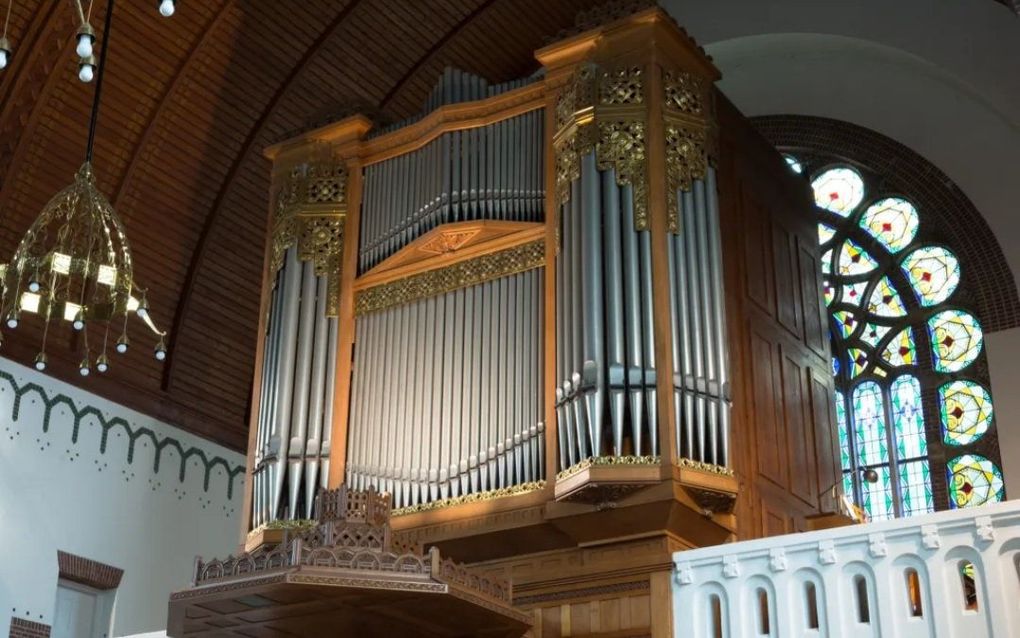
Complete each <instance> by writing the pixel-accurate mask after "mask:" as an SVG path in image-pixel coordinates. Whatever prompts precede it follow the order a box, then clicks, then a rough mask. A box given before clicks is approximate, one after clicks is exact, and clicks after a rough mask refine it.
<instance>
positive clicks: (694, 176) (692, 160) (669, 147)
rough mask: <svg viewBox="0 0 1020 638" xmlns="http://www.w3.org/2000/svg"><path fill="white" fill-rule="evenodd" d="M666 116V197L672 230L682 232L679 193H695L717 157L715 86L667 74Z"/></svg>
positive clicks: (691, 77) (700, 79) (676, 73)
mask: <svg viewBox="0 0 1020 638" xmlns="http://www.w3.org/2000/svg"><path fill="white" fill-rule="evenodd" d="M663 98H664V104H663V117H664V119H665V120H666V180H667V184H666V195H667V204H668V213H667V214H668V222H667V224H668V227H669V230H670V232H673V233H679V232H680V201H679V197H678V194H677V193H678V191H689V190H691V188H692V186H693V183H694V181H695V180H699V179H704V178H705V175H706V174H707V172H708V166H709V162H710V161H711V160H712V159H713V158H714V157H715V156H716V136H715V125H714V117H713V109H712V84H711V82H709V81H708V80H707V79H705V78H703V77H701V76H698V75H694V74H692V73H687V72H686V71H679V70H668V71H665V72H664V73H663Z"/></svg>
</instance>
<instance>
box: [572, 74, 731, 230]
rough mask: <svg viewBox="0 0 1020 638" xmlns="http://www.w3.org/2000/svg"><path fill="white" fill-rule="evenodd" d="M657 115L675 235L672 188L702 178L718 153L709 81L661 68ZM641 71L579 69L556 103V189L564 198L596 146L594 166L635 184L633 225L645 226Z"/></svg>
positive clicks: (676, 212)
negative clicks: (659, 112) (660, 101)
mask: <svg viewBox="0 0 1020 638" xmlns="http://www.w3.org/2000/svg"><path fill="white" fill-rule="evenodd" d="M662 99H663V120H664V124H665V126H664V131H665V137H666V139H665V146H666V157H665V162H666V176H667V180H668V184H667V187H668V188H667V191H668V195H667V197H668V215H669V219H668V227H669V230H670V232H673V233H678V232H680V221H679V219H680V215H679V202H678V199H677V191H678V190H690V189H691V185H692V182H693V181H694V180H698V179H703V178H704V177H705V174H706V172H707V170H708V164H709V161H710V158H712V157H714V156H715V154H716V152H715V148H716V142H715V132H714V119H713V109H712V84H711V82H710V81H709V80H707V79H706V78H703V77H700V76H697V75H694V74H692V73H688V72H686V71H679V70H667V71H664V72H663V93H662ZM646 104H647V100H646V99H645V81H644V72H643V71H642V69H641V68H640V67H638V66H627V67H622V68H617V69H600V68H599V67H597V66H596V65H593V64H589V65H584V66H582V67H580V68H579V69H578V70H577V71H576V72H575V73H574V76H573V77H572V78H571V80H570V82H569V83H568V84H567V86H566V87H565V88H564V89H563V91H562V93H561V94H560V96H559V99H558V100H557V102H556V136H555V138H554V142H553V143H554V146H555V149H556V193H557V201H558V202H559V204H560V205H562V204H564V203H565V202H567V201H569V199H570V184H571V182H572V181H574V180H575V179H577V178H578V177H579V176H580V159H581V157H583V156H584V155H586V154H587V153H590V152H592V151H595V154H596V161H597V163H598V168H599V170H608V169H609V168H613V169H615V170H616V175H617V181H618V182H619V183H620V184H621V185H625V184H627V185H631V186H632V187H633V188H634V226H635V228H636V229H637V230H645V229H647V228H648V176H647V164H648V155H647V139H646V138H647V131H648V111H647V108H646Z"/></svg>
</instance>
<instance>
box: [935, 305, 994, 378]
mask: <svg viewBox="0 0 1020 638" xmlns="http://www.w3.org/2000/svg"><path fill="white" fill-rule="evenodd" d="M928 334H930V335H931V345H932V351H933V353H934V355H935V369H936V370H938V371H939V372H958V371H960V370H963V369H964V368H966V367H967V366H969V365H970V364H971V363H973V362H974V359H977V356H978V355H979V354H981V342H982V340H983V338H984V337H983V335H982V333H981V326H979V325H978V322H977V319H975V318H974V316H973V315H970V314H968V313H966V312H963V311H961V310H944V311H942V312H940V313H938V314H936V315H933V316H932V317H931V319H929V320H928Z"/></svg>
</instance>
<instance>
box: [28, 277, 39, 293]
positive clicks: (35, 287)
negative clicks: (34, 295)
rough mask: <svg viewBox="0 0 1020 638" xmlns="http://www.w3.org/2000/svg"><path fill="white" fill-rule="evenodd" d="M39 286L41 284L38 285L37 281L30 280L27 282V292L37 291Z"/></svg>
mask: <svg viewBox="0 0 1020 638" xmlns="http://www.w3.org/2000/svg"><path fill="white" fill-rule="evenodd" d="M41 287H42V286H40V285H39V282H38V281H36V280H34V279H33V280H32V281H30V282H28V291H29V292H39V289H40V288H41Z"/></svg>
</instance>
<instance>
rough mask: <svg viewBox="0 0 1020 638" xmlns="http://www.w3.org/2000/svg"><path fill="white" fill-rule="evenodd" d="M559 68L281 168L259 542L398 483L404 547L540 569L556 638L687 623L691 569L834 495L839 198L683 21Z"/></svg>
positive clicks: (456, 80)
mask: <svg viewBox="0 0 1020 638" xmlns="http://www.w3.org/2000/svg"><path fill="white" fill-rule="evenodd" d="M536 57H537V59H538V61H539V62H540V63H541V65H542V67H543V68H542V70H541V71H540V72H539V73H536V74H535V75H533V76H532V77H529V78H526V79H523V80H520V81H517V82H511V83H507V84H502V85H489V84H488V83H486V82H485V81H484V80H482V79H481V78H478V77H475V76H470V75H468V74H464V73H459V72H455V71H447V72H446V74H445V75H444V76H443V78H442V79H441V80H440V82H439V84H438V85H437V87H436V89H435V91H434V92H433V94H432V96H431V97H430V99H429V103H428V104H427V105H426V108H425V111H424V112H423V113H422V114H421V115H420V116H418V117H416V118H413V119H412V120H410V121H407V122H402V123H399V124H398V125H394V126H391V127H388V128H386V129H383V130H381V131H373V130H372V127H371V124H370V122H369V121H368V120H367V119H366V118H364V117H360V116H355V117H351V118H348V119H345V120H343V121H340V122H337V123H336V124H333V125H330V126H326V127H324V128H321V129H318V130H315V131H312V132H310V133H307V134H304V135H302V136H301V137H300V138H298V139H294V140H290V141H288V142H285V143H282V144H279V145H276V146H274V147H272V148H270V149H268V150H267V156H268V157H269V158H270V159H271V160H272V161H273V194H272V195H273V198H272V201H273V207H272V211H271V215H272V219H273V223H272V225H271V235H270V237H269V238H268V240H267V248H266V274H265V290H264V294H263V312H262V329H261V334H262V335H263V339H262V341H261V342H260V343H259V346H258V351H257V361H258V364H257V370H256V378H255V390H254V396H253V401H252V427H251V436H250V441H249V459H248V470H249V472H248V480H247V482H246V484H245V488H246V508H245V509H246V512H247V517H246V520H245V529H244V540H243V542H244V545H245V548H244V549H245V551H246V552H248V554H245V556H249V555H250V556H255V555H258V552H265V551H266V549H265V548H269V547H273V546H274V544H277V543H280V542H281V539H282V538H283V537H284V536H285V535H287V534H288V533H292V532H293V530H295V529H300V528H301V526H302V525H304V524H305V523H303V522H302V521H301V519H309V518H311V517H312V515H313V507H314V504H315V502H316V495H317V494H318V493H319V490H320V489H323V488H326V489H331V490H336V489H340V488H341V486H343V488H342V489H344V490H348V491H350V493H351V494H360V493H364V492H366V491H371V492H370V493H372V494H374V493H375V492H374V490H378V491H379V492H381V493H382V494H383V498H386V497H388V498H389V499H390V500H389V505H390V507H392V515H391V517H390V518H389V521H388V526H389V527H388V528H387V529H388V530H390V531H388V532H387V533H391V534H392V538H393V543H394V544H395V545H397V546H399V547H401V548H404V549H405V550H406V551H409V552H417V554H416V555H418V556H424V555H426V554H427V553H428V552H429V551H433V552H441V553H442V554H443V555H444V556H450V557H452V558H453V559H454V560H456V561H459V562H461V563H466V564H468V565H469V566H470V569H471V570H473V573H475V574H477V575H478V577H479V578H491V579H496V580H499V579H503V580H505V581H509V582H512V596H511V597H509V598H507V599H506V600H505V601H503V602H506V603H510V604H512V607H513V610H514V612H517V613H523V614H525V615H526V618H527V619H529V620H530V621H531V627H530V629H528V630H527V631H529V632H530V633H529V634H528V635H531V636H536V637H537V636H543V637H550V636H605V637H607V638H608V637H609V636H614V637H623V636H646V635H650V636H667V635H671V631H672V630H671V618H670V615H671V613H672V611H671V609H670V604H669V588H670V582H669V574H670V568H671V554H672V553H673V552H675V551H677V550H682V549H685V548H691V547H699V546H704V545H708V544H717V543H723V542H727V541H731V540H734V539H747V538H753V537H758V536H764V535H770V534H781V533H788V532H793V531H798V530H804V529H807V527H808V526H809V525H810V520H811V517H812V516H816V515H818V514H820V513H821V512H823V511H825V510H830V511H831V510H832V509H833V505H834V504H833V503H831V502H827V501H829V498H828V496H827V491H828V487H829V486H831V485H833V484H834V483H835V482H836V481H837V480H838V478H839V466H838V461H837V454H838V449H837V443H836V440H835V436H834V431H835V430H834V425H833V409H832V405H831V397H832V396H833V388H832V381H831V375H830V373H829V365H830V364H829V352H828V345H827V344H828V338H827V334H828V330H827V326H826V323H825V316H824V306H823V303H822V294H821V280H820V270H819V268H818V255H817V244H816V239H815V227H814V221H813V219H814V214H813V211H812V206H813V204H812V200H811V197H810V193H809V188H808V186H807V184H806V183H805V182H804V181H803V180H802V179H801V178H799V177H798V176H796V175H794V174H793V173H792V172H790V171H788V170H787V168H786V166H785V164H784V162H783V160H782V159H781V157H780V156H779V155H778V154H777V153H776V152H775V151H774V150H773V149H772V148H771V147H769V146H768V145H767V143H766V142H765V141H764V140H763V139H762V138H760V137H759V136H758V135H757V134H756V133H755V132H754V131H753V129H752V128H751V126H750V125H749V123H748V122H747V121H746V120H745V119H744V118H743V117H742V116H741V115H740V114H739V113H738V112H737V111H736V110H735V109H734V107H733V106H732V105H731V104H730V103H729V102H728V101H727V100H726V99H725V98H724V97H723V96H722V95H721V94H720V93H718V91H717V90H716V89H715V88H714V82H715V81H716V80H717V79H718V78H719V73H718V71H717V70H716V69H715V67H714V66H713V65H712V63H711V61H710V60H709V59H708V58H707V57H706V56H705V54H704V52H703V51H702V50H701V49H700V48H698V47H697V46H696V45H695V44H694V42H693V41H692V40H691V39H690V38H689V37H688V36H687V35H686V33H685V32H683V31H682V30H681V29H679V28H678V27H677V26H676V25H675V24H674V23H673V22H672V20H671V19H670V18H669V17H668V16H667V15H666V14H665V13H663V12H662V11H661V10H659V9H654V8H653V9H649V10H645V11H641V12H639V13H636V14H634V15H632V16H630V17H628V18H626V19H623V20H620V21H617V22H614V23H611V24H608V25H603V26H601V27H597V28H595V29H593V30H590V31H586V32H584V33H581V34H579V35H576V36H572V37H569V38H567V39H565V40H562V41H560V42H557V43H555V44H553V45H550V46H548V47H546V48H543V49H541V50H539V51H538V52H537V53H536ZM330 493H331V494H332V493H333V492H330ZM324 494H326V493H324ZM352 498H354V497H352ZM320 523H321V521H320ZM252 564H255V563H252ZM259 564H263V563H259ZM416 564H417V563H416ZM256 571H257V570H256ZM251 577H252V574H251V573H248V572H246V571H245V570H244V569H242V570H241V572H238V573H235V574H234V580H233V581H232V580H230V578H225V581H224V582H227V583H229V582H235V581H236V582H242V581H244V579H245V578H248V579H250V578H251ZM238 579H240V580H238ZM197 580H198V578H197V577H196V585H197ZM213 589H216V588H215V587H214V588H213ZM229 590H230V587H227V586H225V585H224V584H223V583H222V582H221V583H220V585H219V589H216V591H218V592H219V593H217V594H215V595H213V594H210V596H214V597H216V596H218V597H219V598H216V600H222V599H223V597H224V596H227V597H228V598H229V596H230V593H229ZM210 591H211V590H210ZM246 591H247V590H246ZM272 591H276V590H272ZM272 591H269V590H264V589H262V590H259V592H260V594H259V596H261V597H263V599H269V600H276V599H274V598H273V596H274V595H275V594H273V593H272ZM367 591H371V590H367ZM508 591H509V590H508ZM224 592H227V593H224ZM185 593H190V594H191V595H190V597H184V598H182V599H180V600H176V601H175V602H172V603H171V609H172V610H174V609H175V605H176V606H177V608H178V611H179V612H180V613H182V614H183V613H185V611H184V609H183V608H184V607H185V606H187V605H199V607H201V604H200V603H201V601H202V600H203V599H202V595H201V587H197V586H196V588H194V589H193V590H191V591H190V592H185ZM308 595H309V596H312V594H308ZM380 595H381V594H380ZM281 596H282V595H281ZM298 598H300V596H299V597H298ZM279 600H285V601H291V602H286V603H283V602H281V603H279V606H280V607H281V609H282V608H286V607H287V605H294V604H297V605H299V606H300V605H301V604H303V603H301V601H300V600H299V601H298V602H297V603H295V602H293V601H294V596H293V595H292V594H291V595H289V597H288V596H283V597H282V598H279ZM363 600H364V604H365V605H367V606H369V607H371V606H373V605H382V604H383V602H380V601H381V600H382V599H380V601H374V602H373V600H372V596H371V595H366V596H365V597H364V598H363ZM182 601H184V602H182ZM187 601H190V602H187ZM238 601H240V602H238ZM233 602H235V603H236V604H237V605H240V607H237V608H231V609H233V611H231V612H230V613H226V612H223V613H221V614H220V615H217V616H216V617H217V618H220V616H223V617H224V618H228V620H226V621H224V622H225V623H226V624H223V625H215V624H212V623H211V622H210V624H208V625H202V627H205V628H206V629H205V630H206V631H210V632H212V630H211V629H209V628H211V627H224V628H227V627H230V626H233V625H230V622H235V621H236V622H238V623H240V622H241V620H243V619H244V618H245V613H247V612H246V611H245V610H244V608H243V600H242V598H239V597H237V596H235V598H234V599H233ZM415 604H419V605H426V604H428V602H427V599H421V600H420V602H418V603H415ZM489 606H490V607H492V606H493V604H492V603H491V601H490V604H489ZM213 607H215V605H213ZM313 607H314V606H313ZM194 609H198V608H194ZM194 609H192V610H189V611H188V612H187V613H192V611H194ZM202 609H205V608H202ZM206 611H208V609H206ZM256 611H258V610H256ZM204 613H206V612H205V611H201V609H199V611H196V612H194V617H195V618H202V617H203V614H204ZM210 613H212V612H210ZM216 613H219V612H216ZM252 613H253V614H255V612H254V611H253V612H252ZM309 613H312V612H309V611H308V610H307V609H305V613H304V615H296V616H294V617H293V619H292V620H288V618H291V616H288V615H287V613H286V612H285V611H281V612H280V613H279V614H278V615H276V616H274V615H273V614H268V615H266V614H263V615H261V616H259V615H258V614H255V616H257V617H258V618H260V619H261V620H258V621H256V620H251V621H250V622H251V624H252V625H256V624H258V622H263V623H265V624H264V625H258V626H259V627H263V626H264V627H267V628H268V627H274V628H278V629H280V630H284V629H286V631H290V632H293V633H296V634H299V635H313V634H307V632H306V633H305V634H302V633H301V632H302V631H303V630H302V629H301V628H302V627H304V625H302V624H301V622H302V621H301V620H300V618H304V617H305V616H307V615H308V614H309ZM231 614H233V615H231ZM214 615H215V614H214ZM312 615H314V614H312ZM188 617H189V618H190V617H191V616H188ZM209 617H211V616H209ZM253 617H254V616H253ZM467 617H468V616H467V615H466V616H465V618H467ZM267 618H268V620H267ZM472 618H474V616H472ZM229 619H233V621H230V620H229ZM249 620H250V619H249ZM246 622H247V621H246ZM464 622H468V621H466V620H465V621H464ZM272 623H278V624H272ZM393 623H394V624H393V625H392V626H390V628H389V631H390V632H391V633H392V632H394V631H396V632H397V635H490V633H486V632H485V631H484V628H482V627H476V626H471V627H468V626H461V627H460V628H459V629H444V628H442V627H439V626H438V625H429V626H427V627H424V628H423V627H419V626H416V628H415V629H413V630H412V629H406V630H405V631H406V633H401V630H400V629H399V627H401V625H400V622H399V621H398V620H393ZM194 626H196V627H197V626H198V624H194ZM238 626H240V625H238ZM245 626H247V625H245ZM408 626H409V627H410V625H408ZM496 626H497V625H495V624H494V625H492V627H496ZM499 627H503V628H504V630H505V631H506V632H507V633H499V634H496V633H493V634H491V635H520V633H521V631H524V629H517V625H513V624H512V623H511V624H510V625H505V626H504V625H499ZM506 627H510V629H506ZM521 627H524V625H521ZM490 629H491V627H490ZM179 631H180V632H181V633H180V634H179V635H192V634H193V633H194V635H214V633H215V632H213V633H208V634H206V633H201V631H197V630H196V631H194V632H188V631H185V630H184V629H181V630H179ZM515 631H516V632H517V633H514V632H515ZM223 632H224V635H235V634H232V633H230V631H229V630H228V629H223ZM238 635H249V634H244V633H241V634H238ZM250 635H256V634H250ZM258 635H262V634H258ZM266 635H275V634H271V633H267V634H266ZM287 635H291V634H287ZM314 635H319V634H314ZM351 635H354V634H351ZM357 635H374V634H372V633H371V631H369V630H368V629H365V628H363V629H362V633H359V634H357Z"/></svg>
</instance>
